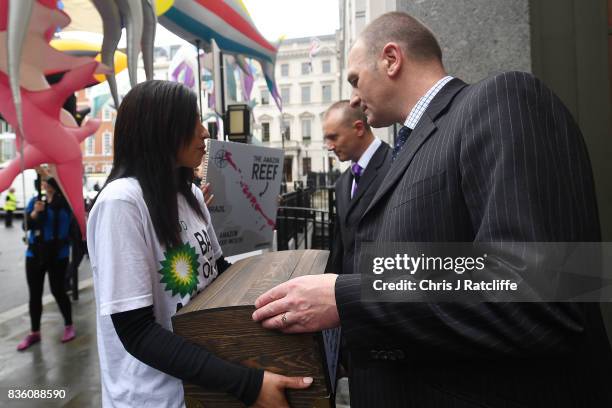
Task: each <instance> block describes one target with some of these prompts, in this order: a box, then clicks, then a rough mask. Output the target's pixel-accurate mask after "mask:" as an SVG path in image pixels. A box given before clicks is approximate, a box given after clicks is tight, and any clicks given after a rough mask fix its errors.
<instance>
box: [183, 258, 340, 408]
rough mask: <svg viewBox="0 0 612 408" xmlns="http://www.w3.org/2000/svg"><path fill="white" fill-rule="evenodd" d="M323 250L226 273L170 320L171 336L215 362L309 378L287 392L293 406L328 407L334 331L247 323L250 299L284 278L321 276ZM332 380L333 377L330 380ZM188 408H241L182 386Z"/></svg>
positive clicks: (251, 261)
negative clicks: (284, 329) (294, 331)
mask: <svg viewBox="0 0 612 408" xmlns="http://www.w3.org/2000/svg"><path fill="white" fill-rule="evenodd" d="M328 256H329V252H328V251H321V250H296V251H279V252H270V253H266V254H263V255H259V256H254V257H251V258H247V259H243V260H241V261H238V262H236V263H235V264H233V265H232V266H231V267H230V268H228V269H227V270H226V271H225V272H224V273H223V274H222V275H221V276H220V277H218V278H217V279H216V280H215V281H214V282H213V283H212V284H211V285H209V286H208V287H207V288H206V289H204V290H203V291H202V292H201V293H200V294H198V295H197V296H195V297H194V298H193V299H192V300H191V301H190V302H189V303H188V304H187V305H186V306H184V307H183V308H182V309H181V310H180V311H179V312H178V313H177V314H176V315H175V316H174V317H173V318H172V325H173V329H174V332H175V333H177V334H179V335H181V336H183V337H185V338H187V339H188V340H190V341H192V342H194V343H197V344H200V345H202V346H204V347H205V348H206V349H208V350H209V351H211V352H212V353H214V354H215V355H217V356H218V357H220V358H223V359H225V360H227V361H231V362H234V363H239V364H242V365H245V366H248V367H257V368H262V369H266V370H269V371H272V372H275V373H278V374H283V375H289V376H311V377H313V378H314V383H313V384H312V385H311V386H310V387H309V388H308V389H307V390H300V391H288V393H287V395H288V399H289V402H290V404H291V406H292V407H304V408H306V407H308V408H310V407H333V406H334V401H333V399H334V393H333V389H334V387H333V385H334V382H335V369H336V364H337V349H338V347H339V329H338V330H330V331H324V333H321V332H320V333H305V334H283V333H281V332H279V331H276V330H267V329H264V328H262V327H261V325H260V324H259V323H256V322H254V321H253V320H252V318H251V315H252V313H253V311H254V310H255V306H254V303H255V300H256V299H257V298H258V297H259V296H260V295H261V294H263V293H264V292H266V291H267V290H269V289H271V288H273V287H274V286H276V285H278V284H280V283H283V282H285V281H287V280H289V279H292V278H295V277H298V276H303V275H315V274H321V273H323V272H324V270H325V265H326V263H327V258H328ZM331 377H334V378H331ZM184 388H185V402H186V404H187V405H188V406H189V407H207V408H214V407H242V406H244V405H243V404H242V403H240V402H239V401H238V400H236V399H235V398H234V397H232V396H230V395H227V394H223V393H218V392H213V391H209V390H205V389H204V388H202V387H199V386H194V385H191V384H187V383H185V384H184Z"/></svg>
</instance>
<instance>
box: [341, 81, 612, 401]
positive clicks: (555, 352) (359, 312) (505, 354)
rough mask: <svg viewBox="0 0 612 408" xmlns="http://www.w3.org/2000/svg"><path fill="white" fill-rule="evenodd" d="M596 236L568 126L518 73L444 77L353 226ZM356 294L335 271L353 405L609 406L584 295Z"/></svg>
mask: <svg viewBox="0 0 612 408" xmlns="http://www.w3.org/2000/svg"><path fill="white" fill-rule="evenodd" d="M599 240H600V231H599V220H598V211H597V206H596V199H595V192H594V184H593V179H592V172H591V167H590V162H589V158H588V154H587V151H586V147H585V144H584V141H583V138H582V135H581V133H580V130H579V129H578V127H577V125H576V124H575V123H574V121H573V119H572V117H571V115H570V113H569V112H568V111H567V109H566V108H565V107H564V106H563V104H562V103H561V102H560V100H559V99H558V98H557V97H556V96H555V95H554V94H553V93H552V92H551V91H550V90H549V89H548V88H546V87H545V86H544V85H543V84H542V83H541V82H540V81H539V80H537V79H536V78H534V77H533V76H531V75H530V74H527V73H519V72H509V73H503V74H499V75H496V76H494V77H490V78H488V79H485V80H483V81H481V82H479V83H477V84H474V85H466V84H465V83H463V82H462V81H460V80H458V79H454V80H452V81H450V82H449V83H448V84H446V85H445V87H444V88H443V89H442V90H441V91H440V92H439V93H438V94H437V95H436V97H435V98H434V100H433V101H432V103H431V104H430V106H429V107H428V109H427V110H426V112H425V113H424V115H423V116H422V118H421V120H420V121H419V123H418V125H417V126H416V128H415V129H414V131H413V132H412V134H411V136H410V137H409V139H408V141H407V142H406V145H405V146H404V148H403V149H402V151H401V152H400V154H399V155H398V157H397V159H396V161H395V162H394V163H393V164H392V165H391V167H390V169H389V172H388V173H387V176H386V177H385V179H384V180H383V182H382V184H381V186H380V188H379V189H378V191H377V193H376V195H375V196H374V198H373V199H372V201H371V203H370V205H369V206H368V208H367V209H366V211H365V212H364V214H363V216H362V218H361V221H360V223H359V226H358V231H357V237H356V241H357V243H360V242H368V241H370V242H371V241H383V242H391V241H396V242H400V241H414V242H448V241H462V242H471V241H483V242H500V241H522V242H529V241H539V242H548V241H599ZM354 270H358V269H357V268H355V269H354ZM359 297H360V276H359V275H358V274H353V275H341V276H339V277H338V280H337V282H336V301H337V305H338V311H339V314H340V320H341V325H342V331H343V336H344V340H345V342H346V348H347V349H348V350H346V351H348V353H349V355H350V357H349V362H350V366H349V371H350V390H351V406H352V407H353V408H355V407H363V406H366V407H374V406H376V407H379V406H380V407H383V406H384V407H393V406H397V407H419V408H422V407H603V406H612V397H611V396H610V395H611V393H610V390H612V387H611V386H610V384H612V379H611V377H610V376H609V372H610V370H609V369H610V367H611V366H610V364H611V363H610V361H611V357H610V347H609V344H608V342H607V338H606V335H605V331H604V328H603V324H602V321H601V316H600V312H599V307H598V305H596V304H571V305H570V304H561V303H480V304H473V305H466V304H459V303H367V302H360V301H359ZM605 381H608V383H605Z"/></svg>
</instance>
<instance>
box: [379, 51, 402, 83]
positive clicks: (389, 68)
mask: <svg viewBox="0 0 612 408" xmlns="http://www.w3.org/2000/svg"><path fill="white" fill-rule="evenodd" d="M381 59H382V64H383V68H384V70H385V72H386V74H387V75H388V76H389V77H391V78H394V77H396V76H398V75H399V73H400V70H401V68H402V64H403V62H404V54H403V53H402V49H401V48H400V46H399V44H397V43H394V42H389V43H387V44H385V46H384V47H383V51H382V54H381Z"/></svg>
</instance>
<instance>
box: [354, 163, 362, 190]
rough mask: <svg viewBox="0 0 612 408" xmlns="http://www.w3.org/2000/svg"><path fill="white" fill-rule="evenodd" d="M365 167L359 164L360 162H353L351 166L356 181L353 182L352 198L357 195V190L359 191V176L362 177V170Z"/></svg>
mask: <svg viewBox="0 0 612 408" xmlns="http://www.w3.org/2000/svg"><path fill="white" fill-rule="evenodd" d="M362 171H363V169H362V168H361V166H360V165H359V163H353V165H352V166H351V173H353V179H354V181H355V183H354V184H353V189H352V190H351V198H353V197H354V196H355V192H356V191H357V183H359V177H361V172H362Z"/></svg>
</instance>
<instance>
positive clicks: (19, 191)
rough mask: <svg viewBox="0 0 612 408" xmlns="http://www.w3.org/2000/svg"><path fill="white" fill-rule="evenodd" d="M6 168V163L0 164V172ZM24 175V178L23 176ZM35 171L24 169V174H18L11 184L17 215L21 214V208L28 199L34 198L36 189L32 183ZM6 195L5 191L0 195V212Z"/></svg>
mask: <svg viewBox="0 0 612 408" xmlns="http://www.w3.org/2000/svg"><path fill="white" fill-rule="evenodd" d="M6 166H8V162H5V163H0V170H1V169H4V168H5V167H6ZM24 175H25V176H24ZM24 177H25V196H24V190H23V184H22V180H23V178H24ZM36 177H37V175H36V171H35V170H33V169H26V171H25V172H24V173H19V175H18V176H17V177H15V180H13V184H12V185H11V187H13V188H14V189H15V196H16V197H17V211H16V212H17V213H21V212H23V208H24V207H25V206H26V205H27V204H28V202H30V199H31V198H32V197H34V196H35V195H36V194H37V192H36V187H35V186H34V181H35V180H36ZM6 193H8V190H7V191H3V192H1V193H0V210H2V212H4V203H5V201H6Z"/></svg>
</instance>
